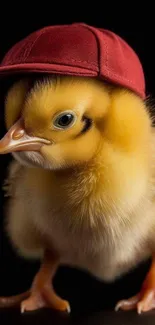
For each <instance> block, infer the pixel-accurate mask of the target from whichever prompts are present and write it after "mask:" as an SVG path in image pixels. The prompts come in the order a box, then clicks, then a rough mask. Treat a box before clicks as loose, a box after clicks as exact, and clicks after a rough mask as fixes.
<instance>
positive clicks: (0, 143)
mask: <svg viewBox="0 0 155 325" xmlns="http://www.w3.org/2000/svg"><path fill="white" fill-rule="evenodd" d="M44 144H46V145H47V144H50V141H48V140H46V139H42V138H39V137H33V136H29V135H28V134H27V133H26V131H25V129H24V126H23V123H22V119H19V120H18V121H17V122H16V123H15V124H14V125H13V126H12V127H11V128H10V130H9V131H8V132H7V133H6V134H5V136H4V137H3V138H2V139H1V140H0V154H7V153H11V152H14V151H40V148H41V147H42V146H43V145H44Z"/></svg>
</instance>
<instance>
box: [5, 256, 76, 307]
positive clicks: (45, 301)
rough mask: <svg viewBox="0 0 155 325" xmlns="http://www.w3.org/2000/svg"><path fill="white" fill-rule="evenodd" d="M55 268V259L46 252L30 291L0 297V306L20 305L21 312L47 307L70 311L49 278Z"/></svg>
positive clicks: (51, 276) (67, 304)
mask: <svg viewBox="0 0 155 325" xmlns="http://www.w3.org/2000/svg"><path fill="white" fill-rule="evenodd" d="M56 269H57V260H56V259H55V258H53V256H51V253H49V252H46V254H45V257H44V260H43V263H42V265H41V268H40V270H39V272H38V273H37V274H36V276H35V278H34V281H33V284H32V287H31V289H30V291H27V292H25V293H23V294H20V295H16V296H13V297H0V308H6V307H13V306H18V305H19V306H20V307H21V312H22V313H24V312H25V311H33V310H37V309H40V308H43V307H49V308H52V309H55V310H58V311H66V312H68V313H69V312H70V305H69V303H68V301H66V300H63V299H61V298H60V297H59V296H58V295H57V294H56V293H55V292H54V289H53V287H52V283H51V280H52V278H53V276H54V275H55V272H56Z"/></svg>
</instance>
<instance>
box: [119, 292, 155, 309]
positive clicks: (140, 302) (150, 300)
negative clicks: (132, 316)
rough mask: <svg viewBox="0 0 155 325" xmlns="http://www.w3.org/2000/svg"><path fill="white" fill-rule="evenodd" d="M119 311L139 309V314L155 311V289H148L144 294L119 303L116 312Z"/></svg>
mask: <svg viewBox="0 0 155 325" xmlns="http://www.w3.org/2000/svg"><path fill="white" fill-rule="evenodd" d="M119 309H121V310H124V311H125V310H134V309H137V312H138V314H141V313H144V312H148V311H151V310H153V309H155V288H154V289H148V290H147V291H146V292H144V293H143V294H138V295H136V296H134V297H132V298H130V299H127V300H121V301H119V302H118V303H117V305H116V307H115V310H116V311H118V310H119Z"/></svg>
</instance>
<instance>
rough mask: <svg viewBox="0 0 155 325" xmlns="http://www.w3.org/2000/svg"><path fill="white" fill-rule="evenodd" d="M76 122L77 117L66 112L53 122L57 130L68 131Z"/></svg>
mask: <svg viewBox="0 0 155 325" xmlns="http://www.w3.org/2000/svg"><path fill="white" fill-rule="evenodd" d="M75 120H76V116H75V115H74V114H73V113H70V112H66V113H62V114H59V115H58V116H57V117H56V118H55V119H54V121H53V125H54V127H55V128H57V129H66V128H69V127H71V126H72V125H73V124H74V123H75Z"/></svg>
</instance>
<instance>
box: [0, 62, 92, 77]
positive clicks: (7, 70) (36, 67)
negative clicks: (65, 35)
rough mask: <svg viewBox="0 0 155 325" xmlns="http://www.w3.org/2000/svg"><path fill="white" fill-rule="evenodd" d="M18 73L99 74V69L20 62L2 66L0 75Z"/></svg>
mask: <svg viewBox="0 0 155 325" xmlns="http://www.w3.org/2000/svg"><path fill="white" fill-rule="evenodd" d="M13 73H15V74H17V73H49V74H52V73H53V74H61V75H74V76H88V77H89V76H94V77H97V76H98V71H94V70H91V69H85V68H81V67H73V66H68V65H61V64H51V63H50V64H47V63H46V64H45V63H23V64H22V63H20V64H14V65H4V66H3V65H2V66H0V77H1V76H4V75H8V74H9V75H10V74H13Z"/></svg>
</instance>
